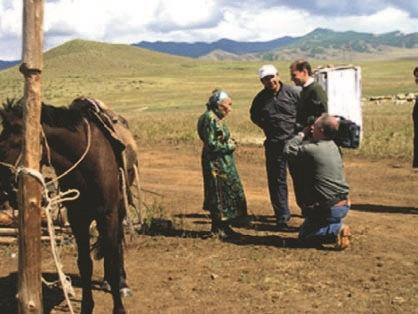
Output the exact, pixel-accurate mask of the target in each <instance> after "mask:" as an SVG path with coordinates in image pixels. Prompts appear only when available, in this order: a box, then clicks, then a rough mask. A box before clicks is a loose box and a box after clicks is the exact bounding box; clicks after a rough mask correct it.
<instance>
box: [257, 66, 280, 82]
mask: <svg viewBox="0 0 418 314" xmlns="http://www.w3.org/2000/svg"><path fill="white" fill-rule="evenodd" d="M278 73H279V72H278V71H277V69H276V67H275V66H274V65H272V64H265V65H263V66H262V67H261V68H260V69H259V70H258V75H259V76H260V79H262V78H263V77H266V76H269V75H277V74H278Z"/></svg>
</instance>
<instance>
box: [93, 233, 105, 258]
mask: <svg viewBox="0 0 418 314" xmlns="http://www.w3.org/2000/svg"><path fill="white" fill-rule="evenodd" d="M91 252H92V253H93V257H94V259H95V260H101V259H102V258H103V257H104V252H105V248H104V241H103V237H102V236H101V235H99V237H98V238H97V240H96V242H94V243H93V245H92V246H91Z"/></svg>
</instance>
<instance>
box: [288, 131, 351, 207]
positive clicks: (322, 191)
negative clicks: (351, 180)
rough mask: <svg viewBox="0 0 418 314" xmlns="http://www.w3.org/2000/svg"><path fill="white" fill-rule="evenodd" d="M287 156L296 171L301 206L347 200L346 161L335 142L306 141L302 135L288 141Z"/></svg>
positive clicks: (297, 191)
mask: <svg viewBox="0 0 418 314" xmlns="http://www.w3.org/2000/svg"><path fill="white" fill-rule="evenodd" d="M284 154H285V156H286V157H287V158H288V160H289V163H291V167H292V168H293V169H294V170H295V173H294V176H295V178H294V179H295V180H294V181H295V190H296V197H297V202H298V204H299V205H301V204H303V205H312V204H315V203H319V204H329V203H330V202H331V203H332V202H333V201H335V202H334V204H335V203H336V202H338V201H339V200H341V199H345V198H348V191H349V188H348V185H347V182H346V180H345V176H344V166H343V161H342V158H341V153H340V150H339V149H338V147H337V145H335V143H334V141H332V140H322V141H319V142H306V141H305V142H303V136H302V135H296V136H295V137H293V138H292V139H290V140H289V141H287V143H286V145H285V148H284ZM331 205H333V204H331Z"/></svg>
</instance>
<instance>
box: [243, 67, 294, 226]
mask: <svg viewBox="0 0 418 314" xmlns="http://www.w3.org/2000/svg"><path fill="white" fill-rule="evenodd" d="M259 78H260V81H261V84H263V86H264V88H263V89H262V90H261V91H260V92H259V93H258V94H257V95H256V96H255V98H254V100H253V102H252V105H251V109H250V115H251V121H253V122H254V123H255V124H256V125H257V126H259V127H260V128H261V129H262V130H263V131H264V134H265V136H266V140H265V141H264V147H265V156H266V169H267V179H268V187H269V193H270V200H271V204H272V206H273V210H274V213H275V216H276V222H277V226H278V227H279V228H283V227H287V222H288V221H289V219H290V211H289V205H288V189H287V161H286V158H285V156H284V155H283V148H284V145H285V142H286V141H287V140H288V139H289V138H291V137H293V136H294V134H295V128H296V109H297V104H298V101H299V92H298V90H296V88H295V87H292V86H290V85H286V84H283V82H281V81H280V78H279V74H278V71H277V69H276V68H275V67H274V66H273V65H271V64H266V65H263V66H262V67H261V68H260V69H259Z"/></svg>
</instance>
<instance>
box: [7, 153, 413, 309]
mask: <svg viewBox="0 0 418 314" xmlns="http://www.w3.org/2000/svg"><path fill="white" fill-rule="evenodd" d="M237 160H238V161H237V162H238V168H239V171H240V175H241V177H242V181H243V184H244V188H245V192H246V195H247V199H248V204H249V211H250V213H251V214H254V215H255V217H256V221H255V228H252V229H243V228H237V229H236V230H238V231H240V232H241V233H242V234H244V235H245V236H244V237H243V239H242V240H240V241H237V242H236V243H223V242H220V241H218V240H215V239H206V238H205V235H206V234H207V230H209V228H210V221H209V219H208V216H207V215H206V213H205V212H203V211H202V210H201V203H202V179H201V174H200V147H189V146H188V147H184V146H181V147H173V146H162V147H154V148H144V149H142V152H141V176H142V181H143V188H144V189H146V190H150V191H154V192H157V193H159V194H161V195H163V197H160V196H157V195H154V194H152V193H145V202H146V204H147V205H148V207H149V208H150V209H151V210H152V211H154V215H157V214H161V216H162V217H163V218H164V219H166V220H169V221H171V222H172V225H173V228H174V230H168V231H167V230H161V229H160V230H157V232H156V234H154V235H141V236H138V237H137V239H135V240H134V241H133V242H130V243H129V244H128V252H127V257H126V259H127V261H126V264H127V265H126V268H127V272H128V280H129V283H130V285H131V288H132V289H133V291H134V296H133V297H130V298H126V299H125V304H126V307H127V309H128V310H129V313H152V312H157V313H198V312H199V313H201V312H205V313H206V312H207V313H215V312H217V313H249V312H251V313H307V312H309V313H323V312H337V311H338V312H342V313H350V312H351V313H352V312H356V313H392V312H393V313H398V312H399V313H418V240H417V239H418V227H417V226H418V224H417V223H418V172H414V171H412V170H411V169H410V167H409V165H407V164H403V163H401V164H399V163H392V162H391V161H378V162H371V161H364V160H360V161H357V160H347V161H346V172H347V177H348V181H349V184H350V186H351V197H352V200H353V210H352V211H351V212H350V214H349V216H348V218H347V219H346V222H347V223H348V224H350V226H351V227H352V231H353V233H354V237H353V244H352V246H351V247H350V248H349V249H347V250H346V251H344V252H334V251H330V250H317V249H309V248H300V247H298V246H297V241H296V237H297V231H296V228H297V226H299V225H300V224H301V222H302V219H301V218H300V217H299V216H298V215H299V210H298V209H297V208H296V205H295V202H294V198H293V194H291V199H290V201H291V203H290V205H291V210H292V213H293V214H294V215H295V216H294V217H293V218H292V221H291V225H292V226H294V227H295V231H291V232H277V231H275V230H274V224H273V216H272V210H271V208H270V203H269V200H268V196H267V185H266V177H265V170H264V157H263V151H262V148H260V147H249V148H247V147H245V148H244V147H241V148H239V151H238V155H237ZM290 190H291V188H290ZM16 251H17V247H13V246H11V247H3V248H2V249H1V252H0V267H1V271H0V292H1V293H0V295H1V297H0V309H2V311H1V313H9V312H10V311H11V313H12V312H13V311H14V310H15V304H14V302H13V295H14V293H15V292H16V291H15V286H16V283H15V279H16V278H15V277H16V275H15V273H14V272H15V271H16V268H17V266H16V264H17V259H16V257H13V253H16ZM48 255H49V254H48V253H47V250H45V254H44V256H45V257H44V261H45V263H44V271H45V272H50V273H55V271H54V269H53V267H52V265H51V263H50V259H49V258H48ZM63 257H64V260H65V262H64V264H65V270H66V271H67V272H69V273H70V274H74V281H75V284H76V285H77V278H78V277H77V274H78V271H77V267H76V258H75V250H74V248H72V247H67V248H66V249H65V251H64V252H63ZM13 273H14V274H13ZM101 274H102V269H101V263H98V262H96V263H95V272H94V279H95V280H99V279H100V277H101ZM77 293H78V296H77V297H76V298H75V299H74V302H73V304H74V306H75V307H76V309H79V306H80V303H79V301H80V289H78V288H77ZM44 295H45V298H46V299H47V308H53V310H52V311H51V312H52V313H63V312H65V306H64V302H62V297H61V296H60V295H59V293H57V292H56V291H55V292H54V291H47V290H45V292H44ZM94 298H95V302H96V307H95V313H110V311H111V296H110V295H109V294H106V293H104V292H102V291H99V290H96V291H95V292H94Z"/></svg>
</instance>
